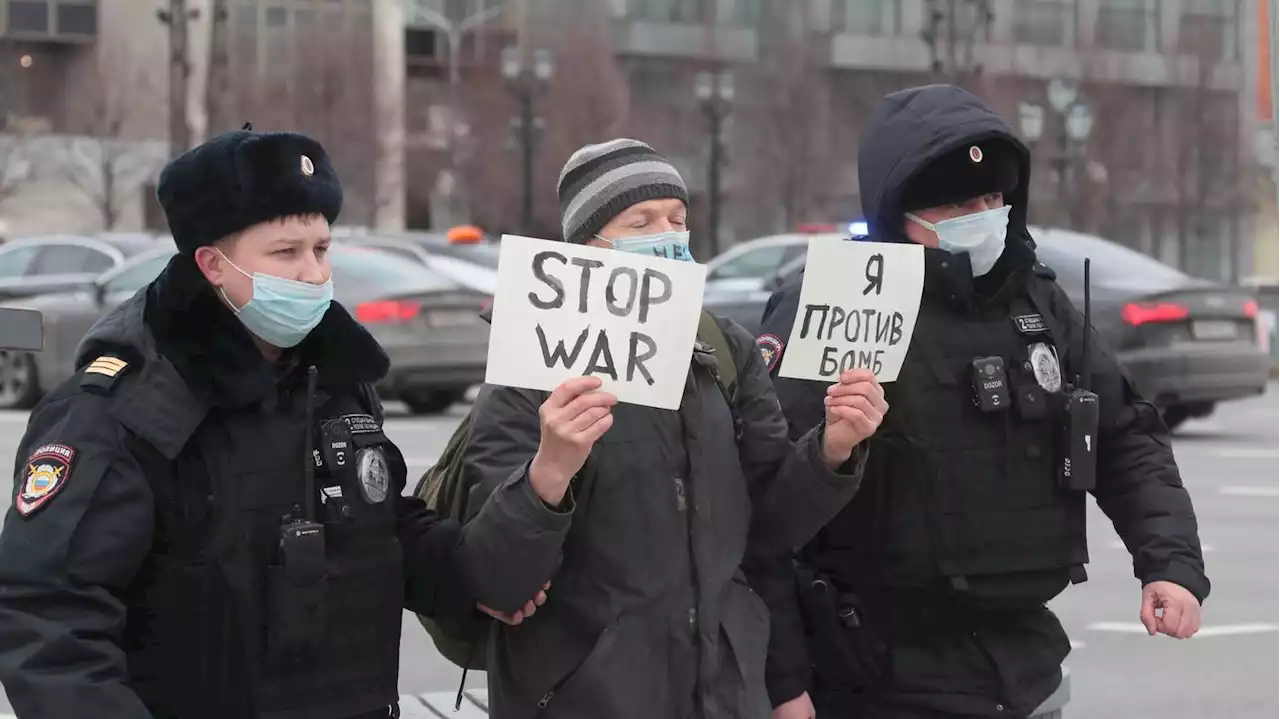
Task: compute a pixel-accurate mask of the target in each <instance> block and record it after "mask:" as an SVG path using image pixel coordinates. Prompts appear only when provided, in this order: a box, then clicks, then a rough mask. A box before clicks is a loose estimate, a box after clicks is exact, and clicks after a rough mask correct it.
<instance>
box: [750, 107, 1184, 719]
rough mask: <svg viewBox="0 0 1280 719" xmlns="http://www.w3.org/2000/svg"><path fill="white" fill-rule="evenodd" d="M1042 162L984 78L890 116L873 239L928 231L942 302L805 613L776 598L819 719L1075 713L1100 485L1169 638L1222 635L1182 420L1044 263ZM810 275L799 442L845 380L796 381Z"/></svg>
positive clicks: (866, 195)
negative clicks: (988, 96)
mask: <svg viewBox="0 0 1280 719" xmlns="http://www.w3.org/2000/svg"><path fill="white" fill-rule="evenodd" d="M1030 169H1031V162H1030V156H1029V153H1028V151H1027V148H1026V147H1025V146H1024V145H1023V144H1022V142H1021V141H1020V140H1019V139H1018V138H1017V136H1016V135H1015V134H1014V133H1013V131H1012V130H1011V129H1010V128H1009V127H1008V125H1007V124H1006V123H1005V122H1004V121H1003V120H1002V119H1001V118H1000V116H999V115H997V114H996V113H995V112H993V111H992V110H991V109H990V108H988V107H986V106H985V105H984V104H983V103H982V101H980V100H979V99H978V98H977V97H975V96H973V95H972V94H971V93H969V92H966V91H965V90H963V89H961V88H958V87H954V86H949V85H932V86H928V87H917V88H911V89H907V90H902V91H899V92H895V93H893V94H890V95H889V96H887V97H885V98H884V100H883V101H882V102H881V103H880V105H879V107H878V108H877V109H876V111H875V112H874V113H873V115H872V118H871V122H870V124H869V127H868V129H867V131H866V133H865V134H864V136H863V138H862V142H861V145H860V149H859V157H858V172H859V180H860V183H859V184H860V186H861V188H862V205H863V211H864V214H865V216H866V217H867V219H868V222H869V223H870V235H871V237H870V239H871V240H873V241H878V242H901V243H908V242H910V243H915V244H918V245H921V246H923V248H924V250H923V255H924V288H923V289H924V295H923V297H922V299H921V303H920V314H919V317H918V319H917V321H916V326H915V332H914V335H913V338H912V341H911V347H910V348H909V350H908V352H907V356H906V361H905V363H904V365H903V367H902V371H901V374H900V375H899V377H898V381H897V382H894V383H892V384H889V385H886V386H885V395H886V399H887V401H888V404H889V406H890V407H892V408H893V409H892V410H891V411H890V412H889V413H888V414H887V415H886V416H885V421H884V423H883V424H882V425H881V427H880V429H879V431H878V432H877V433H876V434H875V435H874V436H873V437H872V438H871V439H870V441H869V448H868V449H869V459H868V464H867V468H866V474H865V476H864V479H863V482H862V485H861V488H860V489H859V491H858V494H857V496H855V497H854V499H853V501H852V502H850V503H849V505H848V506H847V507H846V508H845V509H844V510H843V511H842V513H841V514H840V515H839V516H837V517H836V518H835V519H834V520H832V521H831V523H830V524H828V525H827V527H826V528H825V529H823V530H822V531H821V532H820V533H819V534H818V536H817V537H816V538H815V539H814V540H813V541H812V542H811V543H810V544H809V545H808V546H806V547H805V549H804V551H803V552H802V553H801V557H800V560H801V562H800V564H801V567H800V570H799V573H798V576H799V578H800V581H799V583H798V585H797V584H789V583H786V582H780V583H779V584H778V585H777V586H779V587H782V588H783V589H782V591H783V592H784V593H786V592H792V593H794V592H793V589H794V587H796V586H798V587H799V595H798V599H799V600H800V602H801V603H800V605H799V606H800V607H802V609H803V611H794V610H795V609H796V606H797V605H796V604H795V603H794V602H793V603H792V605H790V606H791V608H792V609H793V611H792V612H791V616H790V617H788V616H786V614H787V611H786V610H787V608H788V605H787V604H786V603H785V602H783V601H779V600H777V599H774V600H773V601H772V602H771V604H770V606H771V607H774V608H775V610H774V611H775V617H774V628H775V631H774V634H773V637H772V638H771V643H772V651H771V659H773V660H774V663H773V664H772V665H771V666H772V668H773V670H774V671H773V672H772V675H771V676H770V678H769V689H770V693H771V695H772V696H773V698H774V702H775V704H779V705H783V706H785V705H784V704H783V703H784V702H786V701H787V700H789V699H791V698H792V697H795V696H798V695H801V694H802V692H804V691H805V690H806V689H807V690H809V692H810V693H811V695H812V696H813V698H814V702H815V704H816V705H817V708H818V716H840V717H864V716H865V717H877V718H880V719H884V718H888V717H892V718H893V719H923V718H924V717H953V716H965V717H1026V716H1028V715H1038V716H1045V717H1047V716H1057V714H1055V713H1053V712H1054V711H1056V709H1055V707H1056V706H1058V705H1056V704H1055V703H1054V702H1051V701H1050V702H1048V703H1046V702H1047V700H1050V699H1052V698H1053V696H1054V694H1055V693H1058V692H1059V690H1060V689H1061V688H1062V682H1063V673H1062V670H1061V664H1062V661H1063V660H1064V659H1065V658H1066V656H1067V653H1068V651H1070V645H1069V642H1068V641H1067V635H1066V633H1065V632H1064V631H1063V628H1062V625H1061V624H1060V623H1059V622H1058V619H1057V617H1055V616H1054V613H1053V612H1052V611H1050V610H1049V609H1048V607H1047V606H1046V604H1047V603H1048V602H1049V601H1050V600H1052V599H1053V598H1054V597H1056V596H1057V595H1058V594H1059V593H1060V592H1062V591H1063V590H1064V589H1065V588H1066V587H1067V586H1068V585H1070V584H1073V583H1078V582H1081V581H1084V580H1085V579H1086V574H1085V567H1084V565H1085V563H1086V562H1088V560H1089V555H1088V548H1087V546H1086V535H1085V502H1086V498H1087V495H1089V494H1092V495H1093V496H1094V497H1095V498H1096V499H1097V502H1098V505H1099V506H1100V507H1101V508H1102V510H1103V511H1104V512H1106V513H1107V515H1108V516H1109V517H1110V518H1111V520H1112V522H1113V523H1114V525H1115V528H1116V531H1117V532H1118V533H1119V535H1120V537H1121V538H1122V539H1123V540H1124V543H1125V546H1126V547H1127V548H1128V549H1129V551H1130V552H1131V553H1132V554H1133V567H1134V574H1135V576H1136V577H1137V578H1138V579H1139V580H1140V581H1141V584H1142V589H1141V594H1140V616H1141V618H1142V622H1143V624H1144V625H1145V626H1146V629H1147V631H1148V632H1149V633H1151V634H1153V635H1154V634H1157V633H1158V634H1164V635H1168V636H1171V637H1176V638H1179V639H1185V638H1188V637H1190V636H1192V635H1194V634H1195V633H1196V631H1197V630H1198V629H1199V626H1200V603H1201V602H1203V601H1204V599H1205V597H1206V596H1207V595H1208V594H1209V580H1208V579H1207V578H1206V576H1205V569H1204V557H1203V555H1202V552H1201V548H1200V540H1199V537H1198V534H1197V528H1196V517H1195V512H1194V510H1193V509H1192V506H1191V499H1190V498H1189V497H1188V495H1187V492H1186V490H1185V489H1184V488H1183V486H1182V481H1181V479H1180V478H1179V475H1178V467H1177V465H1176V463H1175V462H1174V456H1173V452H1172V451H1171V449H1170V444H1169V438H1168V431H1167V429H1166V428H1165V426H1164V424H1163V422H1162V421H1161V418H1160V414H1159V412H1158V411H1157V410H1156V408H1155V407H1154V406H1153V405H1152V404H1151V403H1150V402H1148V401H1146V400H1145V399H1144V398H1143V397H1141V396H1140V395H1139V394H1138V393H1137V392H1136V391H1135V389H1134V387H1133V385H1132V383H1131V382H1130V381H1129V379H1128V377H1127V376H1126V374H1125V372H1124V370H1123V369H1122V368H1121V366H1120V365H1119V363H1118V362H1117V361H1116V357H1115V355H1114V354H1113V353H1112V351H1111V349H1110V348H1108V347H1106V346H1105V345H1104V344H1103V343H1102V342H1100V341H1098V338H1097V336H1096V335H1092V336H1093V341H1092V342H1084V341H1083V339H1082V338H1083V337H1084V336H1085V333H1086V332H1088V333H1092V329H1091V328H1089V327H1088V324H1087V322H1086V321H1085V318H1084V317H1083V316H1082V315H1081V314H1080V313H1079V312H1078V311H1077V310H1076V309H1075V308H1074V307H1073V306H1072V304H1071V301H1070V300H1069V299H1068V298H1067V295H1066V293H1065V292H1064V291H1063V289H1062V288H1061V287H1060V286H1059V285H1058V283H1057V282H1056V281H1055V277H1056V276H1055V273H1054V271H1053V269H1051V268H1049V267H1046V266H1045V265H1043V264H1041V263H1039V262H1037V259H1036V250H1035V242H1034V241H1033V239H1032V237H1031V235H1030V233H1029V231H1028V229H1027V225H1026V219H1027V200H1028V187H1029V185H1030ZM850 271H851V273H852V272H853V271H854V270H853V269H852V268H851V270H850ZM801 284H802V282H801V279H800V278H796V279H793V280H791V281H790V282H788V283H787V284H785V285H784V286H783V287H782V288H781V289H780V290H779V291H778V292H777V293H775V295H774V297H772V298H771V299H770V302H769V307H768V308H767V309H766V312H765V317H764V320H763V323H762V324H763V328H764V329H763V332H764V333H763V334H762V335H761V336H760V337H759V338H757V344H758V346H759V348H760V350H761V352H762V353H763V354H764V355H765V356H767V357H768V358H769V365H770V370H771V371H772V372H773V374H774V387H775V388H776V390H777V394H778V399H779V401H780V402H781V404H782V408H783V411H784V413H785V414H786V416H787V421H788V424H789V425H790V427H791V432H792V434H793V435H795V434H797V433H799V432H801V431H804V429H805V428H807V427H809V426H810V425H811V424H812V423H813V421H814V418H815V417H821V416H822V413H823V397H824V394H825V387H823V386H822V385H821V384H819V383H814V382H806V381H802V380H794V379H787V378H783V377H779V376H777V368H778V366H779V364H780V362H781V360H782V356H783V355H784V354H785V352H786V347H787V344H788V342H789V341H790V340H789V338H788V335H789V333H790V330H791V327H792V323H793V321H794V319H795V317H796V313H797V310H798V309H799V298H800V288H801ZM1086 351H1087V352H1088V359H1085V352H1086ZM1077 378H1079V379H1078V380H1077ZM761 586H762V587H768V586H771V585H769V584H768V583H765V584H762V585H761ZM1135 594H1138V592H1135ZM1134 599H1139V596H1135V597H1134ZM1160 610H1162V611H1160ZM802 616H803V618H804V621H802V620H801V617H802ZM805 628H807V629H808V632H807V633H808V640H809V641H808V644H807V646H806V642H805V637H804V636H803V635H804V633H805V631H804V629H805ZM1059 696H1060V694H1059ZM788 716H792V715H788Z"/></svg>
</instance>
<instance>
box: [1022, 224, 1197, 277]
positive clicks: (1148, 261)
mask: <svg viewBox="0 0 1280 719" xmlns="http://www.w3.org/2000/svg"><path fill="white" fill-rule="evenodd" d="M1031 236H1032V237H1034V238H1035V240H1036V256H1037V257H1038V258H1039V259H1040V261H1041V262H1043V263H1045V264H1046V265H1049V266H1050V267H1052V268H1053V269H1054V270H1055V271H1056V272H1058V273H1065V274H1068V275H1070V276H1072V277H1074V276H1083V274H1084V260H1085V258H1086V257H1087V258H1089V259H1090V260H1091V262H1090V277H1091V281H1092V282H1094V283H1096V284H1099V285H1106V286H1117V287H1127V286H1131V285H1135V284H1141V285H1143V286H1146V285H1149V284H1152V283H1154V284H1158V285H1168V286H1176V285H1178V284H1180V283H1182V282H1184V281H1185V280H1186V279H1187V278H1186V275H1184V274H1183V273H1181V272H1179V271H1178V270H1176V269H1174V268H1172V267H1170V266H1168V265H1166V264H1164V263H1162V262H1160V261H1159V260H1157V259H1155V258H1154V257H1149V256H1147V255H1144V254H1142V253H1141V252H1138V251H1137V250H1132V249H1129V248H1128V247H1125V246H1124V245H1119V244H1116V243H1115V242H1111V241H1108V240H1104V239H1102V238H1101V237H1095V236H1093V235H1083V234H1078V233H1075V232H1063V231H1061V230H1054V231H1047V232H1046V231H1039V232H1037V231H1035V230H1034V229H1033V230H1032V235H1031Z"/></svg>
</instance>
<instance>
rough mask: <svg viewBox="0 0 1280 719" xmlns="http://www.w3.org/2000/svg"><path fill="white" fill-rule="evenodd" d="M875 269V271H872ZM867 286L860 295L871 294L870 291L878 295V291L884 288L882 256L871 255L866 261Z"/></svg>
mask: <svg viewBox="0 0 1280 719" xmlns="http://www.w3.org/2000/svg"><path fill="white" fill-rule="evenodd" d="M872 268H875V269H872ZM866 274H867V286H866V288H865V289H863V290H862V294H863V296H864V297H865V296H866V295H869V294H871V290H875V291H876V294H877V295H878V294H880V290H881V289H882V288H883V287H884V255H872V256H871V257H870V258H868V259H867V272H866Z"/></svg>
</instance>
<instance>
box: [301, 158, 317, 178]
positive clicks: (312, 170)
mask: <svg viewBox="0 0 1280 719" xmlns="http://www.w3.org/2000/svg"><path fill="white" fill-rule="evenodd" d="M302 174H304V175H306V176H307V177H311V176H312V175H314V174H316V166H315V163H313V162H312V161H311V158H310V157H307V156H306V155H303V156H302Z"/></svg>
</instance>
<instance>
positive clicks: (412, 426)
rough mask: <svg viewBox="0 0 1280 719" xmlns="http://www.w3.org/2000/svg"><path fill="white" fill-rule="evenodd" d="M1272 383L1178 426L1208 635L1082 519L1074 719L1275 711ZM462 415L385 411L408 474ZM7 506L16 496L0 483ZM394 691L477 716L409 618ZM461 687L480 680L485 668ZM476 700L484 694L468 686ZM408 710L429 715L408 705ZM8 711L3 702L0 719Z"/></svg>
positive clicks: (1172, 718)
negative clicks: (1154, 608)
mask: <svg viewBox="0 0 1280 719" xmlns="http://www.w3.org/2000/svg"><path fill="white" fill-rule="evenodd" d="M1278 401H1280V397H1278V396H1277V393H1276V391H1275V389H1274V388H1273V389H1272V391H1271V392H1270V393H1269V394H1268V395H1267V396H1265V397H1261V398H1258V399H1254V400H1249V401H1245V402H1239V403H1236V404H1232V405H1227V406H1224V407H1223V408H1222V409H1221V410H1220V411H1219V412H1218V414H1217V415H1215V416H1214V417H1212V418H1210V419H1209V420H1206V421H1203V422H1199V423H1197V424H1195V425H1193V426H1189V427H1188V428H1187V429H1186V430H1185V431H1183V432H1181V433H1179V435H1178V437H1177V438H1176V440H1175V449H1176V451H1177V454H1178V459H1179V462H1180V464H1181V466H1182V469H1183V477H1184V479H1185V482H1186V484H1187V486H1188V487H1189V488H1190V491H1191V493H1192V498H1193V499H1194V501H1195V504H1196V509H1197V512H1198V514H1199V517H1200V525H1201V537H1202V539H1203V541H1204V543H1205V544H1206V548H1207V550H1208V555H1207V559H1208V563H1209V572H1210V576H1211V578H1212V579H1213V582H1214V589H1213V596H1212V597H1211V599H1210V601H1209V603H1208V606H1207V608H1206V611H1205V617H1204V626H1205V629H1204V630H1203V631H1202V632H1201V634H1200V636H1198V637H1196V638H1195V639H1192V640H1189V641H1185V642H1178V641H1174V640H1172V639H1167V638H1163V637H1159V638H1151V637H1147V636H1146V634H1145V633H1144V630H1142V628H1141V625H1140V624H1139V623H1138V621H1137V614H1138V602H1139V587H1138V583H1137V581H1136V580H1135V579H1134V578H1133V574H1132V568H1131V565H1130V562H1129V558H1128V555H1127V554H1126V552H1125V551H1124V548H1123V547H1122V546H1121V545H1120V544H1119V540H1118V539H1117V538H1116V535H1115V532H1114V531H1113V530H1112V529H1111V526H1110V523H1109V522H1108V521H1107V519H1106V517H1105V516H1104V515H1102V513H1101V512H1098V511H1097V510H1096V509H1095V510H1094V511H1093V514H1092V515H1091V517H1090V519H1091V523H1090V530H1089V531H1090V544H1091V547H1092V554H1093V561H1092V563H1091V564H1090V566H1089V574H1090V581H1089V582H1087V583H1086V584H1084V585H1082V586H1079V587H1074V588H1072V589H1070V590H1068V591H1067V593H1066V594H1064V595H1063V596H1062V597H1060V598H1059V599H1058V600H1057V601H1056V602H1055V603H1054V607H1055V609H1056V610H1057V611H1058V612H1059V613H1060V614H1061V616H1062V620H1063V623H1064V625H1065V626H1066V627H1067V629H1068V631H1069V632H1070V633H1071V636H1072V640H1073V643H1074V644H1075V645H1076V648H1075V651H1074V652H1073V653H1072V655H1071V658H1070V659H1069V660H1068V664H1069V666H1070V667H1071V671H1072V675H1073V677H1072V678H1073V687H1072V688H1073V697H1074V698H1073V701H1072V702H1071V705H1070V707H1069V710H1070V712H1069V713H1070V716H1073V717H1097V718H1103V719H1105V718H1109V717H1114V718H1115V719H1134V718H1139V717H1159V718H1160V719H1206V718H1208V717H1214V718H1217V717H1224V718H1225V717H1230V718H1231V719H1273V718H1274V717H1275V716H1276V713H1277V710H1278V708H1280V697H1278V694H1280V683H1278V682H1277V677H1278V676H1280V661H1278V658H1277V595H1278V589H1277V580H1278V575H1280V553H1278V549H1280V529H1278V521H1280V519H1278V517H1277V508H1278V502H1277V496H1280V480H1278V479H1277V474H1278V471H1277V467H1278V460H1277V437H1278V436H1280V411H1278V404H1277V403H1278ZM459 414H460V412H459V411H458V410H455V411H454V412H453V413H452V414H451V415H449V416H446V417H440V418H431V419H418V418H409V417H394V418H392V419H390V420H389V421H388V433H389V434H390V436H391V438H392V439H393V440H395V441H396V442H397V443H399V444H400V446H401V447H402V448H404V449H405V453H406V455H408V457H409V462H410V470H411V472H413V473H415V474H416V473H420V472H422V471H423V470H425V469H426V468H427V467H428V466H430V464H431V463H432V461H433V460H434V455H435V453H436V452H438V451H439V450H440V448H442V447H443V445H444V442H445V441H446V440H447V439H448V437H449V434H450V432H451V431H452V429H453V426H454V425H455V424H456V422H457V418H458V416H459ZM24 422H25V417H24V416H23V415H21V414H12V413H11V414H5V413H0V457H10V456H12V454H13V452H14V448H15V445H16V444H17V442H18V440H19V439H20V437H21V433H22V429H23V423H24ZM0 490H3V492H4V494H3V496H4V497H6V499H5V500H4V501H5V505H0V509H2V508H3V507H4V506H7V503H8V502H9V501H10V499H11V498H12V496H13V492H12V487H11V484H10V481H9V479H8V478H7V477H0ZM401 659H402V661H401V673H400V689H401V691H402V692H404V693H405V694H415V695H417V694H430V696H429V697H428V700H429V701H431V702H434V703H435V705H436V706H438V707H441V708H442V709H444V708H445V705H446V704H447V710H446V711H445V712H444V715H446V716H458V717H460V719H463V718H465V717H468V716H480V715H482V713H478V712H479V708H478V706H477V705H476V703H472V702H469V703H467V705H465V707H464V712H463V713H461V714H457V715H454V714H452V701H451V693H452V691H453V690H455V689H456V687H457V683H458V680H459V678H460V674H461V673H460V671H458V670H457V669H455V668H453V667H452V666H451V665H449V664H448V663H447V662H445V661H444V660H443V659H441V658H440V657H439V656H438V655H437V654H435V652H434V651H433V650H432V647H431V643H430V640H429V639H428V638H427V637H426V635H425V633H424V632H423V631H422V630H421V628H420V627H419V626H418V624H417V622H416V621H415V620H414V619H413V618H412V617H411V616H406V621H405V634H404V641H403V643H402V648H401ZM473 677H474V678H472V679H471V680H470V682H469V685H470V686H475V687H482V686H483V675H480V676H479V677H476V676H475V675H473ZM475 697H476V698H477V699H478V700H479V702H480V703H482V702H483V699H484V692H483V691H479V692H476V693H475ZM406 706H407V708H409V707H410V706H411V707H412V708H413V709H414V712H415V714H416V715H420V716H433V714H431V713H430V712H429V711H427V710H426V709H425V707H423V706H422V704H421V703H420V702H419V701H418V700H417V699H411V700H409V701H407V702H406ZM7 708H8V707H7V705H6V704H5V703H4V702H3V699H2V698H0V719H4V717H3V712H4V711H5V710H6V709H7Z"/></svg>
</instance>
